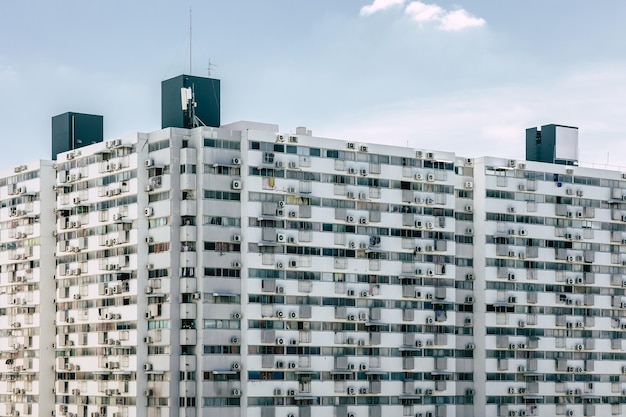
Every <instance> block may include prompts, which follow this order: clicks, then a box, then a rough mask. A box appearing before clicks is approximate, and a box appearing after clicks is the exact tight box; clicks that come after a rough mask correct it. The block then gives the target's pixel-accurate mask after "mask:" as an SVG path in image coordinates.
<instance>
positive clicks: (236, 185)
mask: <svg viewBox="0 0 626 417" xmlns="http://www.w3.org/2000/svg"><path fill="white" fill-rule="evenodd" d="M231 188H232V189H233V190H241V181H239V180H235V181H233V182H232V183H231Z"/></svg>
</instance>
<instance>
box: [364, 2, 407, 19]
mask: <svg viewBox="0 0 626 417" xmlns="http://www.w3.org/2000/svg"><path fill="white" fill-rule="evenodd" d="M400 4H404V0H374V2H373V3H372V4H370V5H368V6H363V7H362V8H361V16H369V15H371V14H374V13H376V12H380V11H382V10H385V9H388V8H390V7H392V6H397V5H400Z"/></svg>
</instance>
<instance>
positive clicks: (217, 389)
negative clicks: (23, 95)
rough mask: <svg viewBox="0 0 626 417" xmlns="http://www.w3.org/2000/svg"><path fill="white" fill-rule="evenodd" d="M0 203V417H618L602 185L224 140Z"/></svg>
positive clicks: (623, 383)
mask: <svg viewBox="0 0 626 417" xmlns="http://www.w3.org/2000/svg"><path fill="white" fill-rule="evenodd" d="M0 186H1V190H0V199H1V203H2V207H1V209H0V221H1V224H2V229H1V233H2V242H3V243H2V247H1V248H0V249H1V252H0V268H1V270H0V271H1V272H2V278H1V281H0V287H1V288H0V291H2V292H3V294H0V297H4V298H0V299H4V300H5V305H3V306H1V307H3V308H5V310H4V311H2V310H0V313H4V314H3V315H2V316H0V331H2V337H1V338H0V346H1V347H2V354H3V358H4V359H5V360H6V365H7V372H6V373H2V375H3V377H2V379H1V380H0V398H4V399H5V401H3V402H6V404H9V405H6V410H5V411H6V413H5V414H3V412H2V410H1V409H0V415H17V414H15V413H19V415H50V414H49V413H54V415H57V416H68V417H103V416H114V417H127V416H134V415H144V416H150V417H160V416H201V415H213V414H215V415H220V416H233V417H234V416H237V417H239V416H249V417H291V416H294V417H296V416H299V417H309V416H310V417H316V416H336V417H349V416H354V417H366V416H367V417H378V416H382V415H399V416H417V417H453V416H513V415H516V416H517V415H519V416H523V415H527V416H553V415H565V416H570V415H581V416H583V415H585V416H594V415H597V416H605V415H621V414H622V410H623V405H622V404H623V402H624V401H625V400H624V390H626V354H625V353H624V346H623V341H622V339H623V334H624V331H625V330H624V329H625V328H626V318H625V317H624V316H625V315H626V314H625V313H626V310H624V308H626V299H625V298H624V297H625V295H624V285H625V284H624V283H625V282H626V277H624V274H626V255H623V254H622V253H623V252H625V251H624V247H625V246H624V245H626V235H624V233H625V232H626V223H625V221H626V203H625V202H624V201H625V198H624V197H623V196H624V195H626V191H625V190H626V179H625V178H624V176H623V175H622V174H621V173H620V172H617V171H603V170H596V169H588V168H583V167H577V166H566V165H555V164H548V163H541V162H532V161H514V160H505V159H500V158H488V157H486V158H480V159H467V158H462V157H459V156H456V155H455V154H454V153H450V152H438V151H429V150H420V149H413V148H405V147H393V146H388V145H377V144H367V143H359V142H350V141H342V140H334V139H326V138H319V137H313V136H312V135H311V132H310V131H307V130H306V129H304V128H298V129H297V130H296V133H295V134H284V133H280V132H279V129H278V127H277V126H275V125H268V124H260V123H247V122H240V123H235V124H232V125H225V126H222V127H219V128H218V127H200V128H195V129H180V128H168V129H163V130H159V131H156V132H152V133H147V134H145V133H137V134H134V135H130V136H126V137H123V138H119V139H114V140H109V141H106V142H102V143H96V144H93V145H89V146H85V147H82V148H80V149H76V150H72V151H69V152H65V153H61V154H59V156H58V160H57V161H56V163H55V164H52V162H38V163H36V164H30V165H24V166H19V167H16V168H15V169H11V170H10V171H5V172H4V173H2V177H1V178H0ZM23 276H25V277H26V278H23ZM4 294H6V295H4ZM18 390H19V391H18Z"/></svg>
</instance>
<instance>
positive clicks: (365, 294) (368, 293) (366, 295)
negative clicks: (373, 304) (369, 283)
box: [360, 290, 370, 297]
mask: <svg viewBox="0 0 626 417" xmlns="http://www.w3.org/2000/svg"><path fill="white" fill-rule="evenodd" d="M360 295H361V297H369V295H370V292H369V291H367V290H365V291H361V293H360Z"/></svg>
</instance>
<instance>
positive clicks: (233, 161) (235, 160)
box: [232, 158, 241, 165]
mask: <svg viewBox="0 0 626 417" xmlns="http://www.w3.org/2000/svg"><path fill="white" fill-rule="evenodd" d="M232 163H233V165H241V159H239V158H233V159H232Z"/></svg>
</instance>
